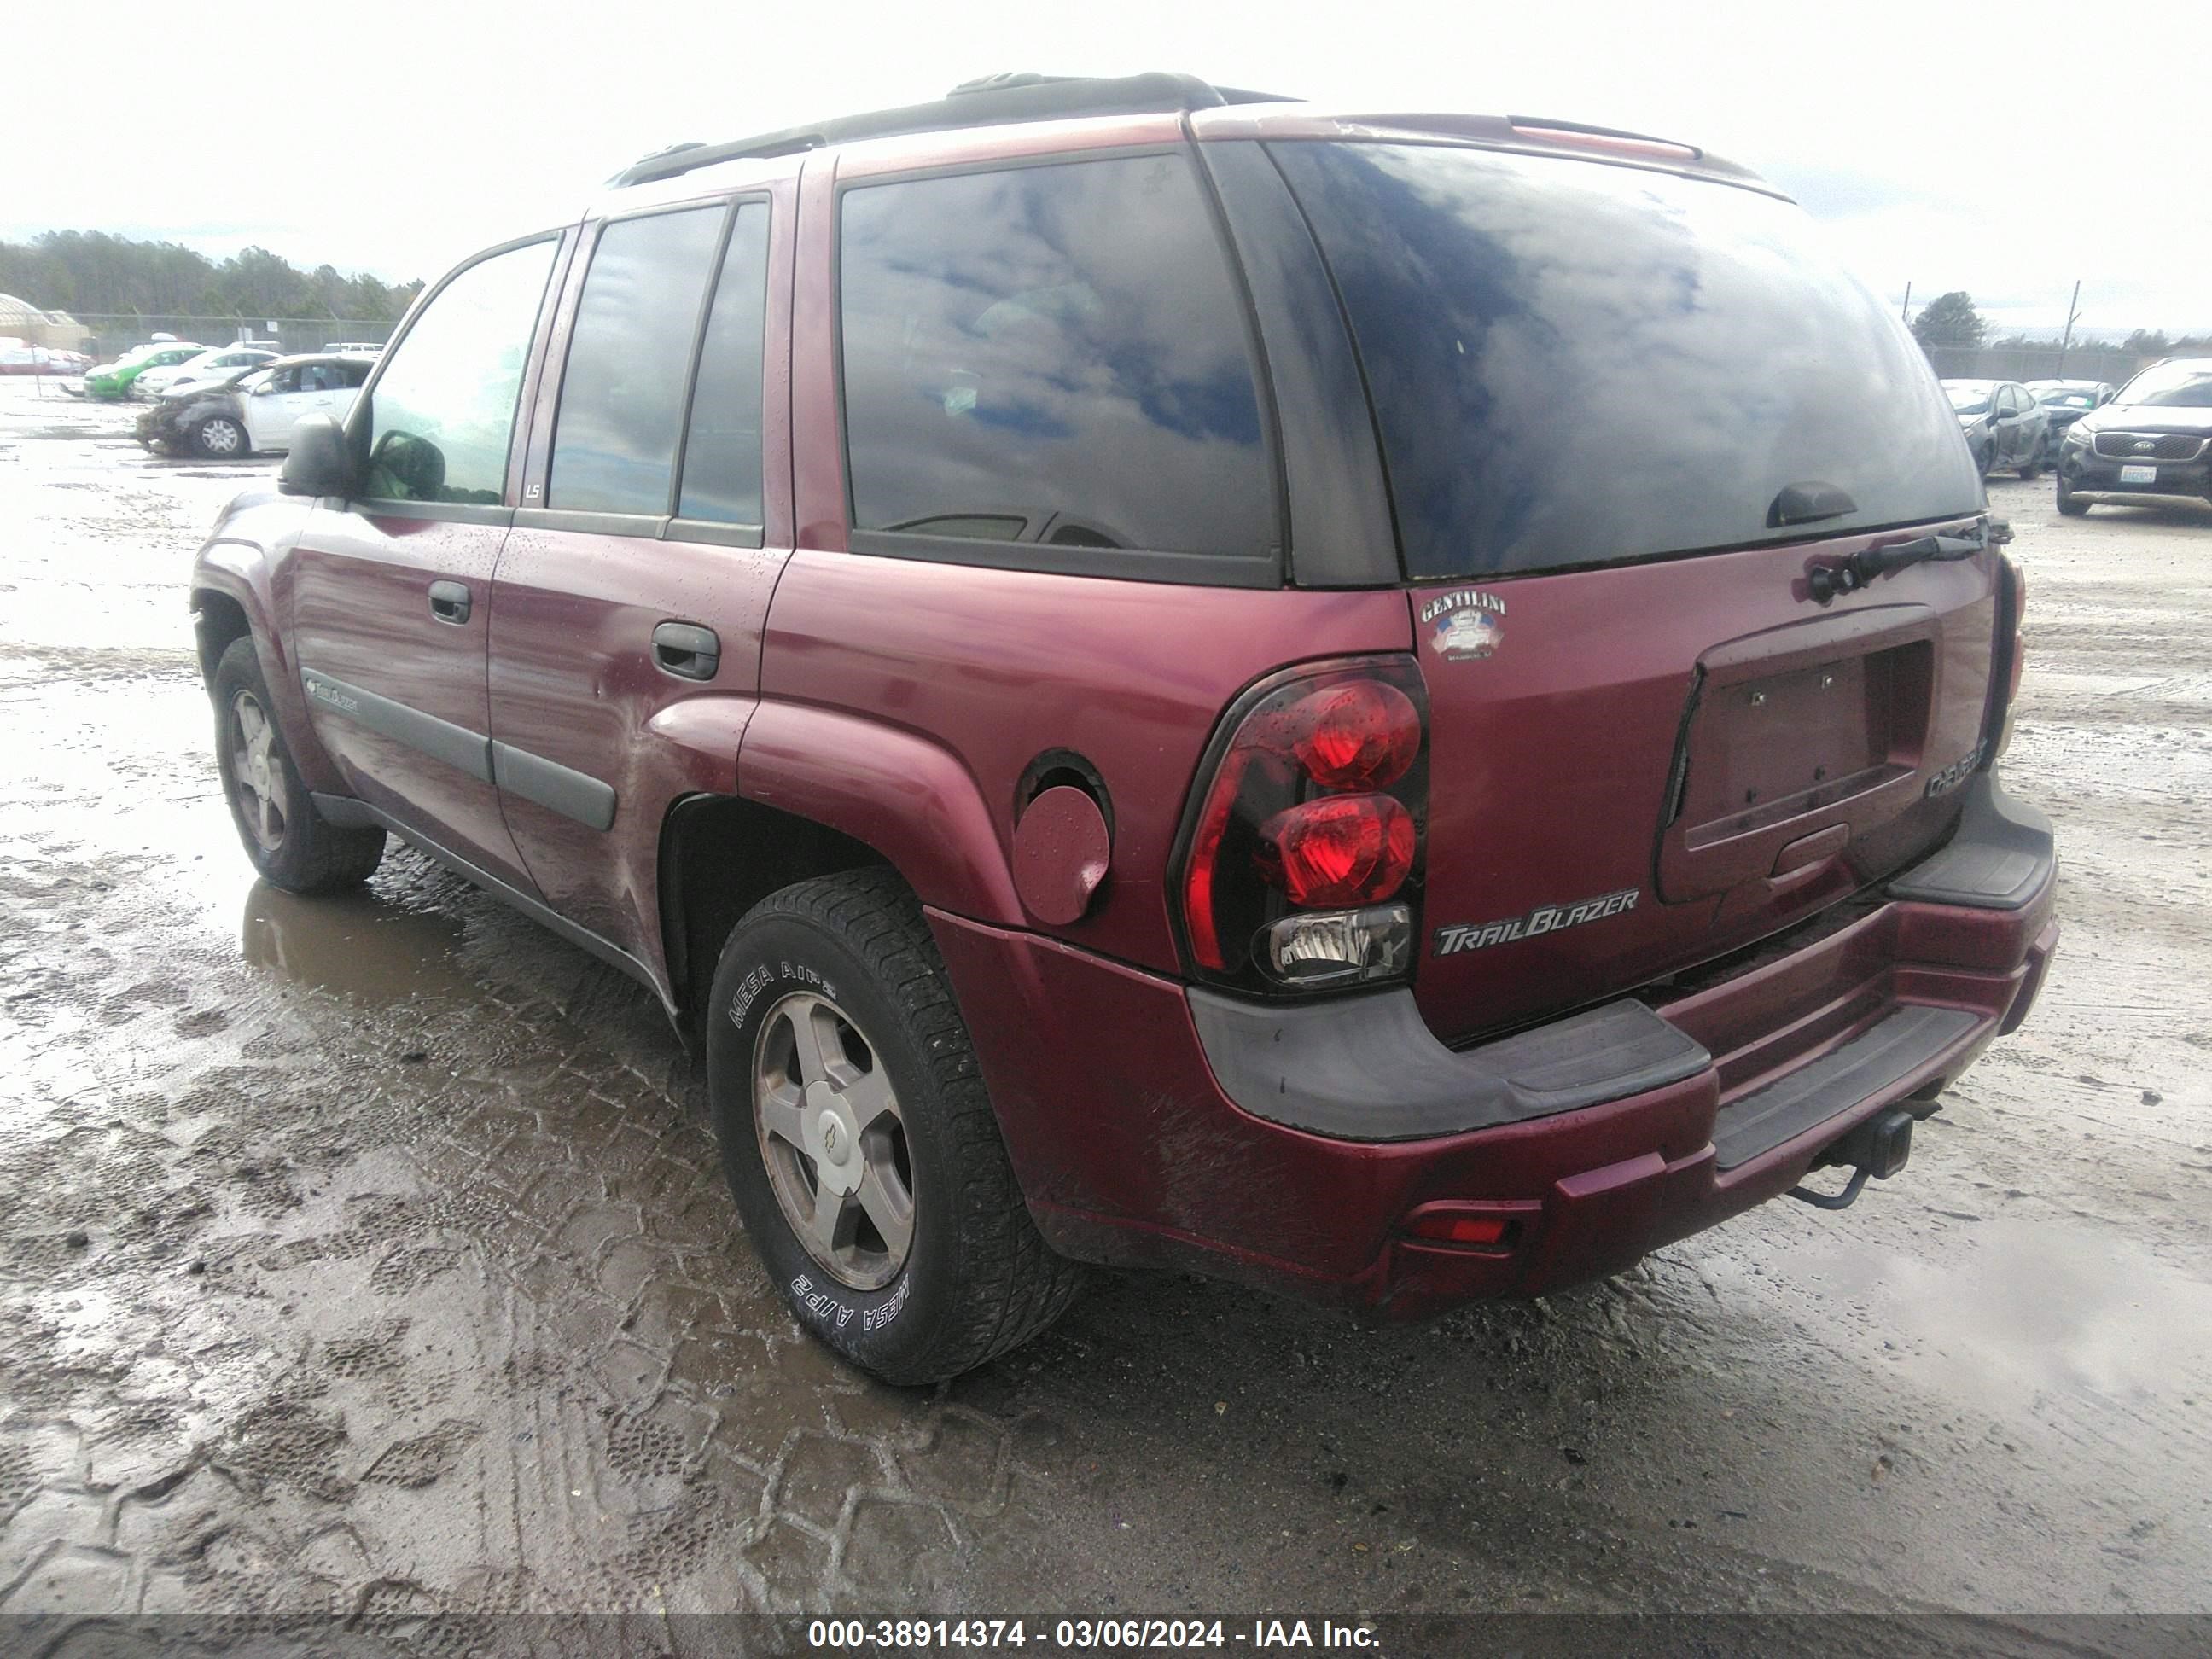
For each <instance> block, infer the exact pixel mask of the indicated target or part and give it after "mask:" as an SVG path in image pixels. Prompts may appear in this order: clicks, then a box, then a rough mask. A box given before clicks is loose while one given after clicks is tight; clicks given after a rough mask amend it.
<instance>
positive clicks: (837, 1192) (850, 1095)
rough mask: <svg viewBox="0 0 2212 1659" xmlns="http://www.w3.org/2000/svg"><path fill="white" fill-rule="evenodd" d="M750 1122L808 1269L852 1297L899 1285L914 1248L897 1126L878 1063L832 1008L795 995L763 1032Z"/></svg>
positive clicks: (908, 1170)
mask: <svg viewBox="0 0 2212 1659" xmlns="http://www.w3.org/2000/svg"><path fill="white" fill-rule="evenodd" d="M753 1120H754V1126H755V1128H756V1130H757V1133H758V1135H759V1138H760V1149H761V1157H762V1159H763V1162H764V1163H765V1164H767V1166H768V1175H769V1187H770V1188H772V1189H773V1190H774V1191H775V1199H776V1203H777V1205H778V1206H780V1207H781V1210H782V1211H783V1218H784V1219H785V1221H786V1222H787V1223H788V1224H789V1225H790V1227H791V1231H792V1232H793V1235H794V1236H795V1237H797V1238H798V1240H799V1243H801V1244H802V1245H804V1246H805V1249H806V1253H807V1255H810V1256H811V1257H812V1258H813V1260H814V1261H815V1264H816V1265H817V1266H818V1267H821V1268H822V1269H823V1272H825V1273H829V1275H830V1276H831V1277H833V1278H835V1279H836V1280H837V1281H838V1282H839V1283H840V1284H843V1285H849V1286H851V1287H852V1288H853V1289H854V1290H859V1291H874V1290H880V1289H882V1288H883V1287H884V1285H888V1284H890V1282H891V1280H893V1279H896V1278H897V1277H898V1274H899V1270H900V1269H901V1268H902V1267H905V1265H906V1260H907V1255H908V1251H909V1250H910V1249H911V1248H912V1246H913V1243H914V1166H913V1163H912V1160H911V1159H910V1158H909V1157H908V1151H907V1140H906V1121H905V1119H904V1117H903V1116H902V1115H901V1113H900V1109H899V1102H898V1096H897V1093H896V1091H895V1090H894V1089H893V1088H892V1086H891V1080H890V1073H888V1072H887V1071H886V1070H885V1069H884V1064H883V1060H882V1059H881V1057H880V1056H879V1055H878V1054H877V1053H876V1051H875V1049H874V1048H873V1047H872V1045H871V1044H870V1043H869V1042H868V1040H867V1038H866V1036H865V1035H864V1034H863V1033H862V1032H861V1030H860V1027H859V1026H858V1025H856V1024H854V1021H853V1018H852V1016H851V1015H849V1014H848V1013H847V1012H845V1011H844V1010H843V1009H842V1008H840V1007H839V1006H837V1005H836V1003H835V1002H832V1001H831V1000H829V998H827V997H823V996H817V995H815V994H812V993H811V992H794V993H793V994H791V995H789V996H787V997H785V998H784V999H783V1000H781V1002H778V1003H777V1004H776V1005H775V1006H774V1007H773V1008H771V1009H769V1012H768V1017H767V1018H765V1019H763V1021H762V1022H761V1028H760V1035H759V1036H758V1037H757V1039H756V1040H755V1042H754V1046H753Z"/></svg>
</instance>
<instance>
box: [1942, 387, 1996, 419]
mask: <svg viewBox="0 0 2212 1659" xmlns="http://www.w3.org/2000/svg"><path fill="white" fill-rule="evenodd" d="M1943 390H1944V391H1946V392H1949V393H1950V394H1951V407H1952V408H1954V409H1955V410H1958V411H1959V413H1960V414H1961V415H1986V414H1988V413H1989V412H1990V388H1989V387H1987V386H1945V387H1944V388H1943Z"/></svg>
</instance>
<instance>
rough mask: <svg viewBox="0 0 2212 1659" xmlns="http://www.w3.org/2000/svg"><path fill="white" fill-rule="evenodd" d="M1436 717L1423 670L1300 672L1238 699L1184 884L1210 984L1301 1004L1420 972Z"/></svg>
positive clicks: (1208, 773)
mask: <svg viewBox="0 0 2212 1659" xmlns="http://www.w3.org/2000/svg"><path fill="white" fill-rule="evenodd" d="M1424 711H1425V694H1424V692H1423V690H1422V685H1421V677H1420V670H1419V667H1418V666H1417V665H1415V664H1414V663H1413V660H1412V659H1410V658H1407V657H1372V658H1359V659H1347V660H1345V661H1341V662H1336V663H1330V664H1326V665H1320V666H1316V667H1309V668H1302V669H1296V670H1292V671H1288V672H1286V673H1284V674H1279V675H1277V676H1275V677H1274V678H1271V679H1268V680H1266V681H1263V682H1261V684H1259V685H1256V686H1255V687H1254V688H1252V690H1249V691H1248V692H1247V693H1246V694H1245V695H1244V696H1242V697H1240V698H1239V699H1238V700H1237V703H1236V705H1235V706H1234V707H1233V708H1231V710H1230V711H1229V714H1228V715H1227V717H1226V718H1225V719H1224V720H1223V721H1222V724H1221V729H1220V730H1219V732H1217V733H1216V735H1215V738H1214V740H1213V744H1212V747H1211V748H1210V749H1209V750H1208V751H1207V755H1206V762H1205V763H1204V765H1203V766H1202V767H1201V768H1200V775H1199V787H1198V790H1197V792H1196V794H1195V797H1194V805H1193V809H1192V817H1191V819H1190V822H1189V825H1188V829H1186V831H1185V839H1184V851H1183V855H1182V866H1181V875H1180V879H1179V881H1178V884H1177V891H1178V893H1179V895H1180V898H1181V903H1180V906H1179V907H1178V908H1179V909H1180V912H1181V921H1182V932H1183V939H1184V943H1185V945H1186V946H1187V947H1188V951H1189V955H1190V959H1191V965H1192V966H1193V967H1194V969H1196V970H1197V971H1198V972H1199V973H1200V975H1203V976H1204V977H1206V978H1208V979H1212V980H1214V981H1218V982H1220V983H1224V984H1230V985H1237V986H1241V987H1245V988H1248V989H1255V990H1285V989H1320V988H1326V987H1334V986H1342V985H1346V984H1355V983H1364V982H1371V981H1376V980H1381V979H1389V978H1392V977H1395V976H1397V975H1402V974H1404V973H1405V972H1406V971H1407V968H1408V966H1409V965H1410V963H1411V959H1412V947H1413V938H1414V924H1415V917H1414V911H1413V899H1414V896H1415V895H1416V893H1417V890H1418V889H1419V883H1420V842H1421V821H1422V819H1423V817H1424V816H1425V812H1426V811H1427V805H1428V768H1427V720H1426V715H1425V712H1424Z"/></svg>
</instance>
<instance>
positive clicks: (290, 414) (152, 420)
mask: <svg viewBox="0 0 2212 1659" xmlns="http://www.w3.org/2000/svg"><path fill="white" fill-rule="evenodd" d="M372 367H374V364H373V363H372V362H371V360H370V359H368V358H366V357H353V356H346V357H333V356H320V355H319V354H318V355H308V356H299V357H280V358H278V359H277V360H276V362H273V363H269V364H266V365H264V366H263V367H261V368H241V369H234V370H233V371H232V372H231V373H230V374H228V376H227V377H226V378H225V379H223V380H219V381H215V382H205V381H203V382H197V383H195V384H191V385H187V386H178V387H175V388H173V389H172V390H171V391H169V392H166V393H164V394H163V395H162V397H161V399H160V400H159V401H158V402H157V403H155V405H154V407H153V408H151V409H149V410H147V411H146V412H145V413H144V414H143V415H141V416H139V417H138V441H139V442H140V443H142V444H144V445H145V446H146V447H148V448H149V449H156V448H158V449H166V450H167V451H169V452H170V453H173V454H185V453H190V454H194V455H198V456H202V457H204V458H205V459H209V460H235V459H242V458H244V457H246V456H247V455H252V454H256V453H261V452H264V451H267V450H282V449H287V448H289V447H291V442H292V433H293V429H294V428H295V427H296V426H297V425H298V424H299V422H301V419H302V418H304V417H305V416H309V415H316V414H320V415H328V416H337V417H342V416H343V415H344V414H345V412H346V410H349V408H351V407H352V405H353V400H354V398H355V395H356V393H357V392H359V390H360V388H361V386H362V382H363V381H365V380H368V371H369V369H370V368H372Z"/></svg>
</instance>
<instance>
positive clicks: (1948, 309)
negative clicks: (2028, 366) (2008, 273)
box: [1912, 289, 2212, 357]
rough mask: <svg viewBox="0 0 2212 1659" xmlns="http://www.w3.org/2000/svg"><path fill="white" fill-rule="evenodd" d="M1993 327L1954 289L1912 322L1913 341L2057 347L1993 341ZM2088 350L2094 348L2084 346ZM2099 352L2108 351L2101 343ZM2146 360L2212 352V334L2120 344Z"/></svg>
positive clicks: (2145, 331)
mask: <svg viewBox="0 0 2212 1659" xmlns="http://www.w3.org/2000/svg"><path fill="white" fill-rule="evenodd" d="M1989 331H1990V329H1989V323H1988V320H1987V319H1985V318H1984V317H1983V315H1982V313H1980V312H1978V311H1977V310H1975V309H1974V296H1973V295H1971V294H1969V293H1967V292H1966V289H1952V290H1951V292H1950V293H1948V294H1939V295H1936V297H1935V298H1934V299H1932V300H1930V301H1929V302H1928V303H1927V304H1926V305H1925V306H1923V307H1921V311H1920V314H1919V315H1918V316H1917V317H1915V318H1914V319H1912V334H1913V337H1914V338H1915V339H1917V340H1918V341H1919V342H1920V343H1921V344H1922V345H1923V346H1962V347H1965V348H1966V349H1972V348H1974V347H1976V346H1981V345H2001V346H2039V345H2053V346H2055V345H2057V343H2058V341H2057V338H2056V337H2053V338H2051V339H2048V340H2031V339H2029V338H2028V337H2027V336H2025V335H2021V334H2015V335H2013V336H2012V337H2010V338H2008V339H2003V340H1991V339H1990V338H1989V337H1988V336H1989ZM2081 344H2082V345H2083V346H2084V347H2087V346H2089V345H2090V344H2091V343H2090V342H2088V341H2086V340H2085V341H2083V342H2081ZM2098 349H2108V348H2106V347H2105V346H2104V345H2103V343H2098ZM2118 349H2119V350H2122V351H2130V352H2133V353H2135V354H2136V356H2142V357H2163V356H2169V355H2171V354H2172V353H2176V352H2190V351H2212V334H2181V335H2169V334H2167V333H2166V331H2164V330H2163V329H2156V328H2139V329H2137V330H2136V331H2135V332H2134V333H2132V334H2130V335H2129V336H2128V337H2127V338H2126V339H2124V340H2123V341H2121V342H2120V343H2119V346H2118Z"/></svg>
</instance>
